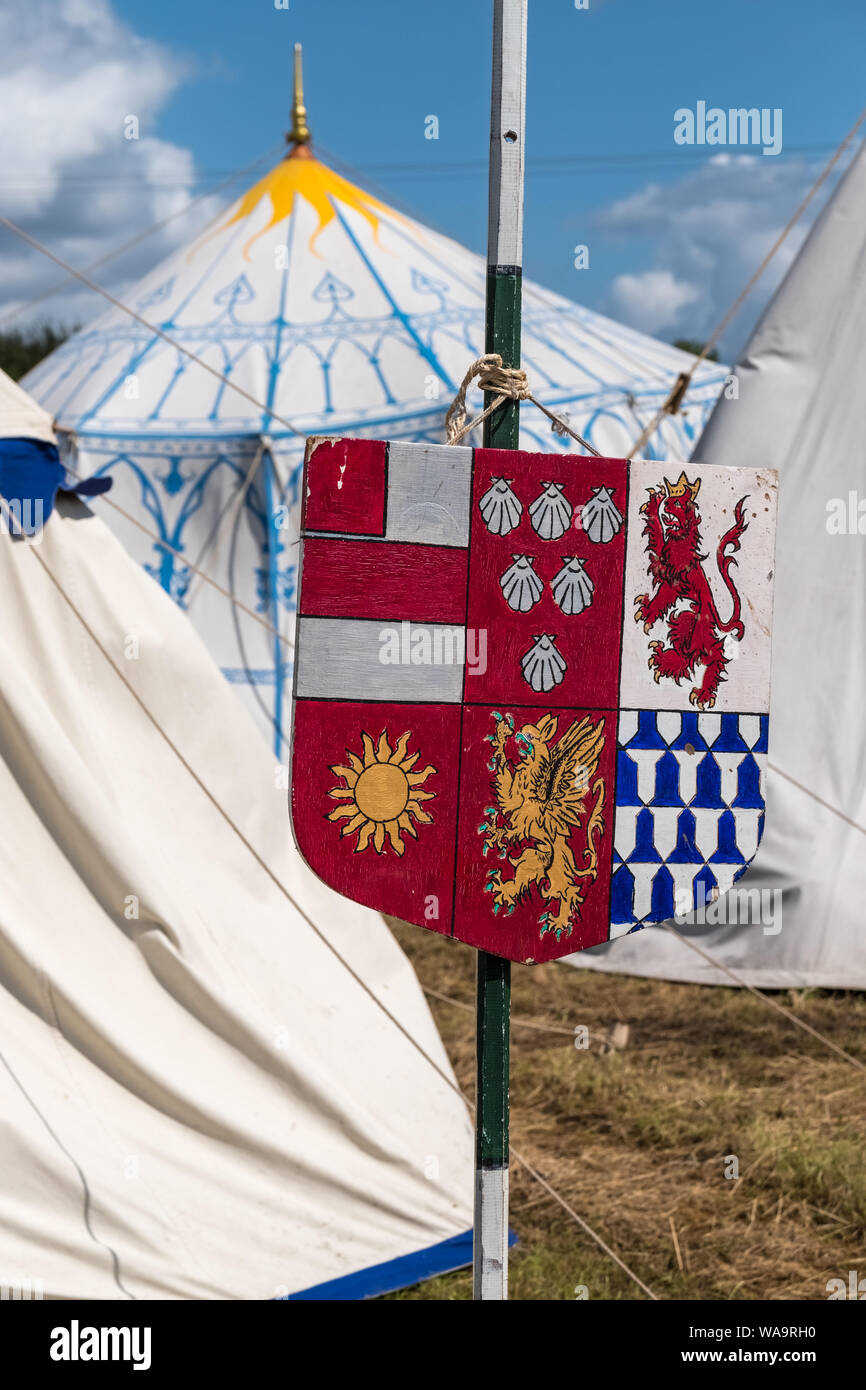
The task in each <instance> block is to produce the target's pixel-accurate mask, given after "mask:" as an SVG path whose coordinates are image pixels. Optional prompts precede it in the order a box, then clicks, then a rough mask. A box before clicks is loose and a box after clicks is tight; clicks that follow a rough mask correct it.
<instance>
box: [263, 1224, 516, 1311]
mask: <svg viewBox="0 0 866 1390" xmlns="http://www.w3.org/2000/svg"><path fill="white" fill-rule="evenodd" d="M516 1243H517V1236H516V1235H515V1234H514V1232H513V1231H509V1232H508V1244H509V1245H515V1244H516ZM471 1263H472V1232H471V1231H461V1233H460V1235H459V1236H451V1237H450V1238H449V1239H448V1240H441V1241H440V1242H439V1244H438V1245H428V1246H427V1248H426V1249H425V1250H413V1251H412V1253H411V1254H410V1255H399V1256H398V1257H397V1259H396V1260H386V1261H385V1262H384V1264H380V1265H370V1267H369V1268H368V1269H359V1270H358V1271H357V1273H355V1274H344V1275H343V1277H342V1278H341V1279H329V1280H328V1281H327V1282H326V1283H324V1284H316V1285H315V1286H314V1287H313V1288H311V1289H301V1291H300V1292H299V1293H290V1294H289V1296H288V1298H287V1299H283V1300H282V1301H283V1302H287V1303H291V1302H295V1301H297V1300H301V1299H322V1300H323V1301H325V1302H329V1301H330V1302H347V1301H350V1300H355V1299H362V1298H378V1297H379V1296H380V1295H381V1294H385V1293H393V1292H394V1291H395V1289H407V1288H409V1287H410V1285H412V1284H420V1283H421V1282H422V1280H424V1279H433V1278H435V1276H436V1275H437V1274H450V1273H451V1271H452V1270H455V1269H465V1268H466V1266H467V1265H470V1264H471Z"/></svg>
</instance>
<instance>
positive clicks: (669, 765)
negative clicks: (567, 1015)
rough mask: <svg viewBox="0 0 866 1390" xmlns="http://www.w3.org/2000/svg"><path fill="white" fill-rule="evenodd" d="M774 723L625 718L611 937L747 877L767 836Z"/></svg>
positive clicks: (742, 717)
mask: <svg viewBox="0 0 866 1390" xmlns="http://www.w3.org/2000/svg"><path fill="white" fill-rule="evenodd" d="M768 725H769V716H768V715H766V714H711V713H706V714H699V713H698V712H697V711H694V712H691V711H689V712H686V711H678V712H672V711H667V710H622V711H620V715H619V730H618V739H617V743H618V749H617V779H616V815H615V821H614V853H613V878H612V883H611V900H610V914H611V927H610V934H611V937H617V936H623V935H624V934H625V933H626V932H629V931H632V930H635V929H636V928H637V927H639V926H641V925H642V924H643V923H644V922H646V921H648V920H649V921H651V922H659V921H664V920H666V919H668V918H671V917H673V916H674V915H675V914H676V913H678V912H679V913H683V912H686V911H690V910H691V909H692V908H694V907H698V906H700V905H701V903H703V902H709V901H711V900H712V899H713V898H715V897H716V896H717V895H718V894H721V893H725V892H727V890H728V889H729V888H730V887H731V885H732V884H733V883H734V881H735V880H736V879H738V878H739V877H740V875H741V874H742V873H744V872H745V869H746V868H747V866H748V864H749V861H750V860H751V859H752V858H753V856H754V854H755V852H756V850H757V848H758V843H759V841H760V838H761V835H762V833H763V829H764V785H765V780H766V765H767V734H768ZM701 884H702V885H703V890H702V891H701V890H700V887H699V886H700V885H701Z"/></svg>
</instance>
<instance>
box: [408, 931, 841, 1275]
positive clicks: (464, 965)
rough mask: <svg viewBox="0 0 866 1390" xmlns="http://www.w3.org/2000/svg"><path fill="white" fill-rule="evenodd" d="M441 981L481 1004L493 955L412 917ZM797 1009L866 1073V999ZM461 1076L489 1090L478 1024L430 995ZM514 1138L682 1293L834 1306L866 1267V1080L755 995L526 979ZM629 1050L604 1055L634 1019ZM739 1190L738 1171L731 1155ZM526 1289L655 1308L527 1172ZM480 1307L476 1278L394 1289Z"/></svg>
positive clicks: (422, 954)
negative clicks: (839, 1290) (832, 1287)
mask: <svg viewBox="0 0 866 1390" xmlns="http://www.w3.org/2000/svg"><path fill="white" fill-rule="evenodd" d="M392 926H393V927H394V930H395V933H396V935H397V937H398V939H399V941H400V942H401V944H402V946H403V947H404V949H405V950H406V952H407V954H408V955H409V956H410V958H411V959H412V961H413V964H414V966H415V969H416V971H417V973H418V976H419V978H420V980H421V983H422V985H425V986H428V987H430V988H433V989H435V990H438V991H440V992H441V993H443V994H447V995H450V996H452V997H453V998H455V999H458V1000H461V1001H463V1002H464V1003H467V1004H472V1003H473V1000H474V968H475V953H474V951H471V950H469V949H468V948H466V947H463V946H460V945H459V944H457V943H453V942H450V941H448V940H444V939H442V938H441V937H437V936H434V935H433V934H432V933H427V932H424V931H421V930H420V929H418V928H416V927H407V926H405V925H404V924H402V923H392ZM779 997H780V1000H781V1002H782V1003H784V1004H785V1005H786V1006H787V1007H789V1008H791V1009H792V1010H793V1011H794V1012H796V1013H797V1014H798V1015H799V1016H801V1017H802V1018H803V1019H804V1020H805V1021H807V1022H808V1023H810V1024H811V1025H812V1026H813V1027H814V1028H817V1029H818V1030H819V1031H820V1032H822V1033H823V1034H825V1035H826V1036H827V1037H828V1038H830V1039H832V1040H833V1041H834V1042H835V1043H837V1044H838V1045H839V1046H841V1047H844V1048H845V1049H846V1051H848V1052H851V1053H852V1054H853V1055H854V1056H855V1057H858V1058H860V1059H862V1060H866V1042H864V1025H866V998H864V997H863V995H860V994H844V993H842V992H828V991H817V990H809V991H799V992H797V993H796V994H794V993H792V992H788V993H785V994H782V995H781V996H779ZM430 1005H431V1008H432V1010H433V1012H434V1014H435V1017H436V1021H437V1023H438V1025H439V1028H440V1030H441V1033H442V1037H443V1039H444V1041H445V1045H446V1047H447V1048H448V1051H449V1054H450V1056H451V1060H452V1062H453V1064H454V1068H455V1070H456V1072H457V1076H458V1079H459V1081H460V1083H461V1085H462V1086H463V1088H464V1090H465V1091H466V1092H467V1094H469V1095H471V1094H472V1092H473V1087H474V1022H473V1017H472V1014H471V1013H469V1012H467V1011H465V1010H463V1009H458V1008H455V1007H454V1006H453V1005H451V1004H446V1003H444V1002H440V1001H438V1000H436V999H431V1000H430ZM512 1008H513V1017H514V1019H515V1024H516V1020H519V1019H521V1018H523V1019H532V1020H535V1021H539V1022H545V1023H553V1024H556V1025H558V1026H560V1027H562V1028H566V1029H568V1030H569V1033H572V1032H573V1030H574V1027H575V1025H579V1024H583V1025H586V1027H587V1028H588V1029H589V1038H590V1049H589V1050H588V1051H578V1050H576V1049H575V1047H574V1045H573V1041H572V1039H571V1037H569V1036H565V1035H562V1034H557V1033H547V1032H539V1031H536V1030H534V1029H529V1028H522V1027H520V1026H514V1028H513V1030H512V1090H511V1107H512V1108H511V1115H512V1129H511V1137H512V1144H513V1147H514V1148H515V1149H516V1150H518V1151H520V1152H521V1153H522V1154H524V1155H525V1157H526V1158H527V1159H528V1160H529V1162H531V1163H532V1164H533V1165H534V1166H535V1167H536V1168H538V1169H539V1171H540V1172H541V1173H543V1174H544V1176H545V1177H546V1178H547V1179H548V1180H549V1181H550V1182H551V1183H552V1184H553V1185H554V1187H556V1188H557V1190H558V1191H559V1192H560V1193H561V1194H562V1195H563V1196H564V1197H565V1198H566V1200H568V1201H569V1202H570V1203H571V1204H572V1206H574V1208H575V1209H576V1210H577V1211H578V1212H579V1213H580V1214H581V1215H582V1216H583V1217H584V1219H585V1220H586V1221H588V1222H589V1224H590V1225H591V1226H592V1227H593V1228H594V1229H595V1230H596V1231H597V1232H598V1233H599V1234H600V1235H601V1236H602V1237H603V1238H604V1239H605V1240H606V1241H607V1242H608V1244H609V1245H611V1246H612V1247H613V1249H614V1250H616V1251H617V1253H618V1254H619V1255H620V1256H621V1257H622V1259H624V1260H625V1261H626V1263H627V1264H628V1265H630V1267H631V1268H632V1269H633V1270H634V1271H635V1273H636V1274H638V1275H639V1276H640V1277H641V1279H643V1280H644V1281H645V1283H647V1284H648V1285H649V1287H650V1288H651V1289H653V1291H654V1292H655V1293H656V1294H657V1295H658V1297H660V1298H663V1299H729V1298H746V1299H825V1298H826V1296H827V1294H826V1288H825V1285H826V1282H827V1280H828V1279H829V1278H831V1277H836V1276H841V1277H843V1278H845V1277H847V1272H848V1270H849V1269H858V1268H860V1269H861V1271H862V1272H863V1273H866V1253H864V1236H866V1168H864V1164H863V1148H864V1132H866V1131H864V1117H866V1076H864V1073H863V1072H862V1071H859V1070H857V1069H855V1068H854V1067H853V1066H851V1064H850V1063H848V1062H846V1061H845V1060H844V1059H843V1058H840V1057H837V1056H836V1055H834V1054H833V1053H832V1052H830V1051H829V1050H827V1049H826V1048H824V1047H823V1046H822V1045H821V1044H820V1043H818V1042H817V1041H816V1040H815V1039H812V1038H810V1037H809V1036H808V1035H807V1034H805V1033H803V1032H802V1031H801V1030H800V1029H797V1028H796V1027H795V1026H794V1025H793V1024H792V1023H790V1022H789V1021H788V1020H786V1019H785V1018H783V1017H781V1016H780V1015H778V1014H776V1013H774V1012H773V1011H772V1010H770V1009H768V1008H767V1007H766V1005H764V1004H763V1003H762V1002H761V1001H760V1000H758V999H756V998H754V997H753V996H751V995H749V994H748V993H746V992H744V991H739V990H736V989H718V988H709V987H706V986H700V985H675V984H667V983H659V982H654V981H645V980H633V979H627V978H625V977H617V976H613V975H611V976H604V975H593V974H590V973H589V972H583V971H577V970H573V969H571V968H570V967H568V966H562V965H547V966H543V967H539V968H535V969H528V968H526V967H521V966H515V967H514V972H513V1004H512ZM618 1020H619V1021H621V1022H625V1023H627V1024H628V1025H629V1041H628V1046H627V1047H626V1049H625V1050H624V1051H621V1052H612V1053H611V1052H609V1053H607V1054H603V1053H602V1052H600V1051H599V1050H598V1043H599V1041H600V1039H601V1038H602V1037H603V1035H605V1034H606V1033H608V1031H609V1030H610V1028H611V1026H612V1025H613V1024H614V1023H616V1022H617V1021H618ZM731 1154H734V1155H736V1156H737V1159H738V1162H739V1178H738V1179H736V1180H732V1179H729V1178H726V1177H725V1164H726V1156H728V1155H731ZM511 1224H512V1227H513V1228H514V1230H515V1231H516V1232H517V1234H518V1236H519V1244H518V1245H517V1247H516V1248H515V1249H514V1250H513V1251H512V1256H511V1277H510V1292H511V1297H512V1298H517V1299H573V1298H574V1297H575V1287H576V1286H577V1285H581V1284H583V1285H586V1286H587V1289H588V1291H589V1297H590V1298H594V1299H598V1298H607V1299H629V1298H643V1297H644V1295H643V1294H642V1293H641V1291H640V1290H639V1289H638V1288H637V1286H636V1285H635V1284H634V1283H633V1282H632V1281H631V1280H630V1279H629V1278H628V1276H627V1275H626V1274H624V1273H623V1272H622V1271H621V1270H620V1269H619V1268H618V1267H617V1266H616V1265H615V1264H614V1263H613V1261H611V1260H610V1259H609V1258H608V1257H607V1256H606V1255H604V1254H603V1253H602V1252H601V1251H600V1250H599V1249H598V1247H597V1246H596V1245H595V1244H594V1243H593V1242H592V1240H591V1239H590V1238H589V1237H588V1236H586V1235H585V1234H584V1233H583V1232H582V1231H580V1229H579V1228H578V1227H577V1226H576V1225H575V1224H574V1222H572V1221H571V1220H570V1218H569V1217H568V1216H567V1215H566V1213H565V1212H564V1211H563V1210H562V1208H561V1207H560V1206H559V1205H558V1204H557V1203H556V1202H555V1201H554V1200H553V1199H552V1198H550V1197H549V1196H548V1195H547V1194H546V1193H545V1192H544V1191H543V1189H542V1188H541V1187H540V1186H539V1185H538V1183H536V1182H535V1181H534V1180H533V1179H532V1178H531V1177H529V1176H528V1175H527V1174H526V1173H525V1172H524V1171H522V1170H521V1168H520V1166H519V1165H518V1164H516V1163H512V1204H511ZM470 1296H471V1280H470V1277H469V1275H468V1273H466V1272H459V1273H457V1274H452V1275H445V1276H443V1277H441V1278H439V1279H434V1280H431V1281H430V1282H429V1283H427V1284H424V1285H421V1286H419V1287H418V1288H415V1289H411V1290H408V1291H406V1292H404V1293H402V1294H397V1295H394V1297H397V1298H404V1299H405V1298H411V1299H462V1298H468V1297H470Z"/></svg>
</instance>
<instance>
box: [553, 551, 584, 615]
mask: <svg viewBox="0 0 866 1390" xmlns="http://www.w3.org/2000/svg"><path fill="white" fill-rule="evenodd" d="M550 587H551V589H552V591H553V601H554V603H555V604H556V605H557V607H558V608H561V609H562V612H563V613H565V614H566V615H567V616H568V617H574V616H575V615H576V614H578V613H582V612H583V611H584V609H585V608H588V607H589V605H590V604H591V603H592V596H593V593H594V591H595V585H594V584H593V582H592V580H591V579H590V577H589V575H588V574H587V572H586V565H585V563H584V561H583V560H579V559H578V558H577V556H576V555H564V556H563V561H562V569H561V570H560V571H559V573H558V574H556V575H554V577H553V579H552V580H551V583H550Z"/></svg>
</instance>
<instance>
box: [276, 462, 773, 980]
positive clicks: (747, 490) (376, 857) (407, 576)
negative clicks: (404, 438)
mask: <svg viewBox="0 0 866 1390" xmlns="http://www.w3.org/2000/svg"><path fill="white" fill-rule="evenodd" d="M776 491H777V478H776V474H775V473H774V472H773V471H771V470H769V469H767V470H756V469H747V468H732V469H728V468H702V467H700V466H697V465H691V464H686V465H679V464H678V465H676V466H674V467H672V466H671V465H670V464H669V463H668V464H661V463H655V462H652V461H645V460H638V461H631V462H629V461H626V460H624V459H604V458H578V457H574V456H563V455H545V454H534V453H523V452H511V451H504V450H496V449H471V448H466V447H461V446H457V447H448V446H441V445H420V444H405V443H390V444H387V443H383V442H379V441H374V440H352V439H332V438H314V439H311V440H310V441H309V442H308V445H307V457H306V470H305V481H304V513H303V521H302V541H301V544H302V558H301V581H300V596H299V604H298V625H297V636H296V652H295V705H294V731H293V747H292V785H291V815H292V823H293V828H294V835H295V839H296V841H297V844H298V848H299V850H300V852H301V854H302V855H303V857H304V858H305V859H306V861H307V863H308V864H309V865H310V867H311V868H312V869H313V870H314V872H315V873H317V874H318V875H319V877H320V878H322V879H324V881H325V882H326V883H328V884H329V885H330V886H331V887H332V888H335V889H337V891H338V892H340V893H343V894H344V895H345V896H346V897H349V898H352V899H353V900H354V901H356V902H359V903H363V904H365V905H366V906H369V907H372V908H377V909H379V910H380V911H383V912H388V913H391V914H393V915H394V916H397V917H402V918H403V919H404V920H405V921H408V922H413V923H417V924H418V925H419V926H423V927H428V928H430V929H432V930H433V931H437V932H440V933H442V934H444V935H446V936H452V937H455V938H457V939H459V940H461V941H464V942H467V943H469V944H470V945H472V946H475V947H478V948H481V949H483V950H485V951H489V952H492V953H493V954H495V955H500V956H505V957H508V958H509V959H511V960H515V961H521V962H524V963H534V962H540V961H544V960H551V959H553V958H555V957H557V956H562V955H567V954H569V953H570V952H572V951H576V950H581V949H583V948H585V947H588V946H594V945H597V944H599V943H600V942H602V941H606V940H608V939H609V938H610V937H613V936H619V935H622V934H623V933H625V932H629V931H632V930H634V929H636V928H638V927H641V926H644V925H646V924H647V923H650V922H661V921H664V920H666V919H668V918H670V917H673V916H674V915H675V914H678V913H687V912H690V911H691V910H692V909H693V908H694V907H696V906H700V905H701V904H702V903H703V902H706V901H707V900H711V899H713V898H715V897H716V896H718V894H720V893H724V892H725V891H727V890H728V889H729V888H730V887H731V885H732V884H733V882H734V880H735V879H737V878H738V877H739V876H740V875H741V874H742V873H743V872H744V870H745V869H746V867H747V865H748V863H749V861H750V860H751V859H752V857H753V856H754V854H755V852H756V850H757V847H758V842H759V840H760V837H761V832H762V829H763V819H764V777H765V765H766V759H767V732H768V710H769V692H770V632H771V620H772V592H773V549H774V538H775V516H776Z"/></svg>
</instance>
